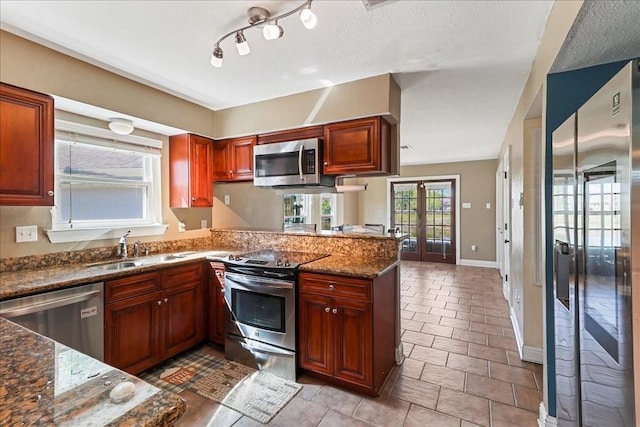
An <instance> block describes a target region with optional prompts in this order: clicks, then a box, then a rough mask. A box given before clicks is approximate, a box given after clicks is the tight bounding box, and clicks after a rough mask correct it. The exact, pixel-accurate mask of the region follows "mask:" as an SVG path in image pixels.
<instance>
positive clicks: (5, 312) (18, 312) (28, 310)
mask: <svg viewBox="0 0 640 427" xmlns="http://www.w3.org/2000/svg"><path fill="white" fill-rule="evenodd" d="M100 292H102V291H100V290H97V291H89V292H84V293H81V294H78V295H73V296H70V297H65V298H58V299H54V300H51V301H45V302H41V303H37V304H32V305H27V306H25V307H18V308H5V309H2V310H0V317H4V318H6V319H11V318H12V317H18V316H24V315H25V314H32V313H37V312H39V311H46V310H51V309H52V308H58V307H62V306H64V305H71V304H75V303H77V302H80V301H86V300H89V299H91V297H93V296H94V295H98V294H100Z"/></svg>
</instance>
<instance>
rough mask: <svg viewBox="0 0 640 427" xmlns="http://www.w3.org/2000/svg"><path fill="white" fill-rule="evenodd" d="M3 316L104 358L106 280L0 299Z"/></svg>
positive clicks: (79, 349)
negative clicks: (104, 281) (0, 300)
mask: <svg viewBox="0 0 640 427" xmlns="http://www.w3.org/2000/svg"><path fill="white" fill-rule="evenodd" d="M0 316H2V317H4V318H6V319H9V320H11V321H12V322H15V323H17V324H19V325H22V326H24V327H26V328H28V329H31V330H32V331H34V332H37V333H39V334H40V335H44V336H46V337H49V338H51V339H53V340H55V341H57V342H59V343H62V344H64V345H66V346H68V347H71V348H73V349H74V350H78V351H80V352H82V353H85V354H87V355H89V356H91V357H93V358H95V359H98V360H100V361H103V360H104V283H102V282H100V283H92V284H89V285H82V286H76V287H74V288H69V289H61V290H59V291H51V292H45V293H42V294H38V295H32V296H28V297H21V298H15V299H11V300H7V301H2V302H0Z"/></svg>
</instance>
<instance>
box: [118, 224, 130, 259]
mask: <svg viewBox="0 0 640 427" xmlns="http://www.w3.org/2000/svg"><path fill="white" fill-rule="evenodd" d="M129 233H131V230H129V231H127V232H126V233H125V235H124V236H122V237H121V238H120V240H119V241H118V252H119V253H120V258H126V257H127V255H128V254H127V236H128V235H129Z"/></svg>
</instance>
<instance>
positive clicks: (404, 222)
mask: <svg viewBox="0 0 640 427" xmlns="http://www.w3.org/2000/svg"><path fill="white" fill-rule="evenodd" d="M393 198H394V203H393V206H394V207H395V212H394V213H393V215H392V218H394V220H395V224H393V227H398V228H400V231H401V232H402V233H403V234H408V235H409V238H408V239H406V240H404V241H403V242H402V251H403V252H417V251H418V245H417V230H418V228H417V225H418V211H417V208H418V184H417V183H415V182H414V183H402V184H393Z"/></svg>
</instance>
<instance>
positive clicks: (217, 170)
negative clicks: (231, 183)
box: [211, 141, 231, 181]
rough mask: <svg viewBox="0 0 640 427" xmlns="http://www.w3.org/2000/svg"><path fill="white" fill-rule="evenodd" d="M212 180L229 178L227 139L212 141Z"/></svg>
mask: <svg viewBox="0 0 640 427" xmlns="http://www.w3.org/2000/svg"><path fill="white" fill-rule="evenodd" d="M212 153H213V172H212V174H211V175H212V176H213V181H227V180H228V179H229V172H230V169H229V163H230V162H231V160H230V156H229V154H230V153H229V144H228V143H227V141H215V142H214V143H213V151H212Z"/></svg>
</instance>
